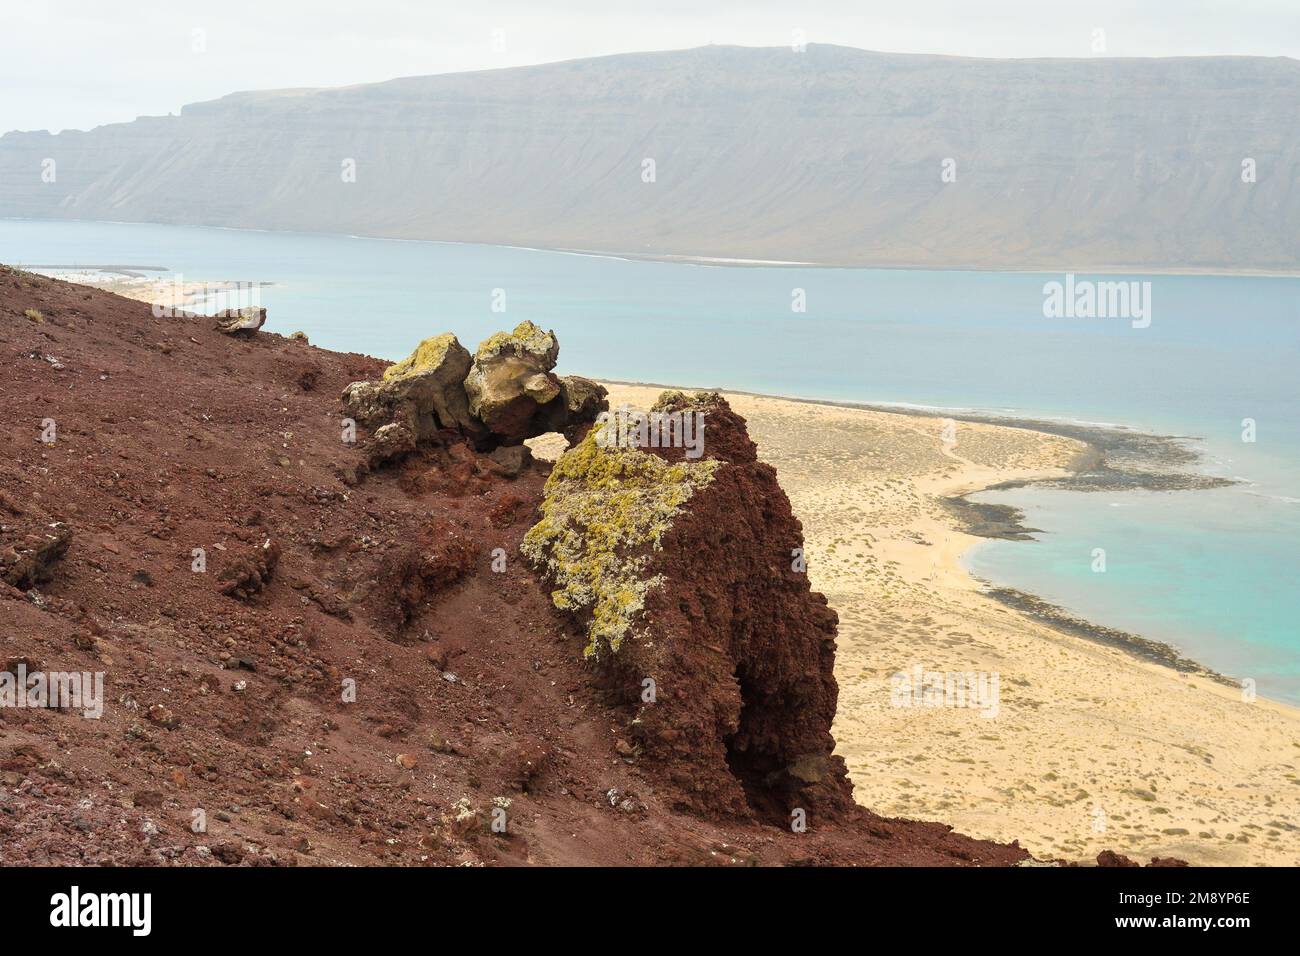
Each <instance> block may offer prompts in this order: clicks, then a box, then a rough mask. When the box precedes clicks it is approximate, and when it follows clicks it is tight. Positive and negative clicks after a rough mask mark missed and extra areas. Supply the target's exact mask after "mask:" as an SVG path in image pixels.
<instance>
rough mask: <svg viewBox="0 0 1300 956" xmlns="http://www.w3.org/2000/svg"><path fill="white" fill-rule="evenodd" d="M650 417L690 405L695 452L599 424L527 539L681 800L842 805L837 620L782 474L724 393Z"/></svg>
mask: <svg viewBox="0 0 1300 956" xmlns="http://www.w3.org/2000/svg"><path fill="white" fill-rule="evenodd" d="M655 415H659V416H661V419H660V421H662V420H663V418H662V416H681V415H697V416H698V419H697V420H698V421H700V422H702V427H701V429H700V436H701V437H702V438H703V457H701V458H699V459H698V460H696V461H692V460H690V459H689V458H687V457H686V456H685V453H684V449H682V448H673V447H649V448H642V447H635V446H633V447H628V446H627V445H626V444H623V443H615V442H612V441H611V440H610V438H609V436H610V435H611V434H616V433H614V432H611V431H607V430H603V429H604V428H605V426H603V425H599V424H598V425H597V426H596V427H595V428H593V429H591V430H590V431H589V432H588V433H587V434H586V436H585V437H584V438H583V440H582V441H581V442H580V443H579V444H578V445H576V446H575V447H574V448H572V449H570V450H569V451H567V452H566V453H565V454H564V455H563V456H561V458H560V459H559V461H558V462H557V463H556V465H555V468H554V470H553V471H552V473H551V476H550V478H549V479H548V481H547V485H546V497H545V499H544V501H543V503H542V519H541V521H540V522H538V523H537V524H536V525H535V526H534V527H533V528H532V529H531V530H530V531H529V533H528V535H527V536H526V537H525V539H524V545H523V549H524V552H525V554H526V555H527V556H528V557H529V558H530V559H531V560H532V561H533V562H534V564H535V565H536V566H537V567H538V568H539V569H541V570H542V571H544V573H545V574H546V575H547V576H548V578H549V579H550V580H551V581H552V582H553V584H554V585H555V590H554V592H553V600H554V602H555V604H556V606H557V607H558V608H560V609H562V610H564V611H566V612H569V613H571V614H573V615H574V616H575V617H576V619H577V620H578V621H579V622H580V623H581V624H582V626H583V627H584V628H585V629H586V632H587V636H588V644H587V654H588V656H589V657H591V658H594V659H595V661H596V665H597V669H598V672H599V673H600V675H601V679H602V681H603V682H604V683H605V685H606V686H607V687H608V688H609V689H610V690H612V691H613V692H614V693H615V695H616V697H617V698H618V699H620V700H621V701H622V702H623V703H624V705H625V706H626V707H627V708H628V709H629V712H630V722H629V725H630V727H631V728H632V730H633V735H634V737H635V739H636V741H637V745H638V747H639V749H640V750H641V751H642V752H644V754H645V756H646V757H647V758H648V759H650V760H651V761H653V762H654V763H655V764H657V765H659V766H660V767H661V768H662V769H663V771H664V772H665V774H666V777H667V779H668V781H670V782H671V785H672V786H673V787H674V789H675V791H676V793H677V802H678V804H679V805H681V806H684V807H687V808H690V809H693V810H696V811H699V812H710V813H712V812H718V811H719V810H723V811H725V812H729V813H734V814H738V815H741V816H754V817H757V818H759V819H761V820H764V821H766V822H769V823H773V824H776V825H787V826H788V825H789V824H790V822H791V819H792V814H795V815H798V812H799V811H803V814H804V816H805V819H806V816H807V815H808V814H811V813H813V812H821V813H825V812H828V811H836V812H844V811H847V810H849V809H850V808H852V806H853V804H852V796H851V792H852V785H851V784H850V783H849V780H848V777H847V772H846V768H845V766H844V763H843V760H842V759H841V758H839V757H837V756H834V755H833V753H832V751H833V749H834V740H833V739H832V738H831V734H830V727H831V721H832V719H833V717H834V715H835V704H836V699H837V696H838V686H837V685H836V682H835V678H834V676H833V665H834V660H835V629H836V624H837V618H836V615H835V612H834V611H832V610H831V609H830V608H829V607H828V605H827V603H826V599H825V598H824V597H823V596H822V595H820V594H818V593H815V592H813V591H812V590H811V588H810V587H809V584H808V578H807V575H806V574H805V573H804V572H803V571H802V570H801V568H802V565H801V564H799V563H798V562H797V561H794V560H792V555H797V554H798V553H800V552H799V549H801V548H802V547H803V533H802V527H801V525H800V523H799V521H798V519H796V518H795V517H794V515H793V514H792V512H791V510H790V502H789V500H788V499H787V498H786V495H785V493H784V492H783V491H782V490H781V487H780V485H779V484H778V483H777V480H776V472H775V470H774V469H773V468H772V467H771V466H770V465H767V464H764V463H762V462H759V461H758V458H757V450H756V447H755V445H754V443H753V442H752V441H751V440H750V439H749V436H748V433H747V431H746V428H745V422H744V419H743V418H741V417H740V416H739V415H737V414H735V413H734V412H733V411H732V410H731V408H730V406H728V404H727V403H726V401H725V400H724V399H722V398H721V397H720V396H718V395H716V394H713V393H701V394H697V395H695V396H690V397H688V396H686V395H683V394H682V393H680V392H670V393H665V394H664V395H663V396H661V398H660V401H659V402H658V403H657V404H656V405H655V408H654V409H653V410H652V412H651V416H641V417H640V418H639V419H638V422H644V421H645V420H646V418H647V417H653V416H655ZM679 420H680V419H679ZM629 432H635V429H629ZM659 444H666V443H659Z"/></svg>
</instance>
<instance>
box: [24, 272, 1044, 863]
mask: <svg viewBox="0 0 1300 956" xmlns="http://www.w3.org/2000/svg"><path fill="white" fill-rule="evenodd" d="M27 310H38V311H39V313H40V317H41V319H42V321H35V320H34V319H33V318H30V317H28V316H27V315H26V314H25V313H26V312H27ZM437 331H441V330H439V329H430V330H429V332H430V333H431V334H432V333H433V332H437ZM413 344H414V343H413ZM0 349H2V351H0V363H3V376H2V377H0V400H2V401H3V407H4V409H5V415H4V424H3V432H2V435H3V443H4V454H3V457H2V459H0V578H3V581H4V583H0V622H3V626H2V627H0V669H4V670H9V671H16V669H17V668H18V667H19V665H23V666H25V667H26V668H27V670H28V672H33V671H86V672H103V673H104V675H105V689H104V710H103V715H102V717H101V718H99V719H89V718H87V717H85V716H83V715H82V714H81V713H80V712H72V711H69V710H54V709H42V708H35V709H29V708H11V707H4V708H0V861H3V862H4V863H6V864H11V865H12V864H83V863H85V864H128V863H129V864H146V865H156V864H174V865H214V866H222V865H235V864H242V865H267V864H269V865H295V864H296V865H319V864H343V863H347V864H400V865H420V864H458V863H484V864H489V863H490V864H520V863H537V864H615V865H619V864H712V865H745V864H755V863H757V864H925V865H943V864H956V865H971V864H985V865H989V864H1011V863H1015V862H1017V861H1019V860H1022V859H1024V858H1025V856H1026V854H1025V853H1024V851H1023V850H1021V849H1020V848H1019V847H1018V846H1014V845H1012V846H1006V845H1001V844H995V843H989V842H985V841H978V840H973V839H969V838H967V837H964V836H961V835H959V834H956V833H953V832H951V830H950V828H948V827H946V826H943V825H942V824H937V823H917V822H911V821H903V820H886V819H882V818H879V817H877V816H875V815H873V814H871V813H870V812H868V811H867V810H864V809H862V808H859V807H857V806H856V805H854V804H853V803H852V802H851V800H850V799H849V796H848V794H849V785H848V782H847V779H846V778H845V777H844V775H843V767H842V764H840V763H838V762H837V760H836V759H835V758H831V757H830V756H829V754H830V748H831V747H832V746H833V742H832V741H831V740H830V737H829V733H828V732H827V730H826V728H828V727H829V720H830V716H831V715H833V712H834V704H835V687H834V681H833V678H831V677H830V671H829V668H830V663H831V661H832V660H833V654H834V626H835V618H834V614H833V612H831V611H830V610H829V608H827V607H826V606H825V602H824V600H823V599H821V597H820V596H819V595H813V594H811V592H809V591H808V589H807V585H806V583H805V582H784V583H783V582H782V581H780V580H778V579H777V578H775V577H772V575H775V574H778V573H779V572H780V568H779V567H776V565H779V564H780V562H777V561H775V558H774V557H773V555H771V554H768V553H766V551H764V550H763V546H762V545H760V540H761V535H760V533H761V532H762V531H763V530H764V528H772V527H778V528H780V529H781V533H780V537H782V538H783V540H780V541H777V542H775V544H777V545H779V548H778V549H777V551H783V553H784V554H786V555H788V554H789V552H790V549H791V548H793V547H797V546H799V544H801V539H799V538H798V536H799V528H798V522H797V521H794V519H793V516H791V515H790V514H789V505H788V502H786V501H785V497H784V495H783V494H781V493H780V489H779V487H778V486H777V485H776V480H775V473H774V472H771V469H770V468H767V466H765V465H762V466H760V465H757V464H756V463H754V462H753V461H752V445H751V444H750V443H749V441H748V437H747V436H745V435H744V432H743V427H744V423H743V420H741V419H739V418H738V417H736V416H732V418H734V419H735V422H734V423H732V424H731V425H730V426H729V428H730V429H731V430H730V431H729V432H726V434H727V435H729V436H730V437H729V438H728V439H727V440H726V441H725V442H724V445H725V446H726V451H727V455H728V457H729V460H733V461H735V462H737V463H738V464H736V465H735V466H734V467H735V468H739V469H740V470H738V471H735V472H734V474H730V476H729V477H728V473H727V472H725V471H724V472H720V474H719V479H718V482H717V488H716V489H715V488H711V489H709V491H708V495H707V496H705V497H702V499H701V502H700V503H699V509H700V510H699V511H698V512H696V513H692V514H690V515H688V516H687V518H686V519H685V520H684V521H683V523H682V525H681V526H680V527H679V528H674V530H673V532H672V535H670V539H669V540H668V541H667V542H666V544H665V549H666V551H667V557H666V562H667V563H666V566H668V567H670V568H677V569H678V572H679V573H680V574H682V575H693V576H695V577H696V578H698V581H697V587H696V589H695V591H694V592H693V593H692V595H691V596H690V597H689V599H681V600H678V597H677V595H676V594H674V595H673V597H672V600H671V601H668V598H667V597H663V598H659V599H657V601H659V602H660V603H659V604H656V606H655V607H654V608H651V609H650V610H651V611H652V612H653V613H654V614H657V615H659V616H660V617H662V618H663V619H665V620H667V619H669V618H671V621H670V623H671V625H672V627H673V628H674V629H675V630H676V631H677V632H678V639H679V644H678V646H677V647H676V649H674V647H672V646H669V647H666V648H663V649H660V650H659V651H656V652H655V653H656V654H658V659H657V661H656V664H655V666H658V667H661V668H663V673H665V674H669V675H673V680H675V681H676V682H677V683H676V686H674V685H672V684H671V683H669V685H668V686H669V687H670V688H672V689H671V690H668V691H665V693H666V696H667V701H666V703H667V704H668V705H669V706H671V702H672V701H673V700H679V701H687V702H688V705H686V706H683V707H682V708H681V709H680V711H678V712H676V713H678V714H680V715H681V716H680V717H678V716H673V713H674V712H665V713H666V714H667V716H662V717H658V718H656V719H653V720H648V721H642V722H638V723H637V725H636V726H635V727H634V726H633V718H634V717H635V716H636V707H637V706H638V705H637V704H634V703H633V702H630V701H629V700H628V699H627V694H626V693H625V692H621V691H620V689H619V688H618V687H617V686H613V685H612V678H611V676H610V673H609V672H605V673H597V672H596V670H595V665H593V664H591V663H589V662H585V661H584V660H583V657H582V648H583V646H584V644H585V643H586V639H585V636H584V635H583V634H582V629H581V627H580V624H579V623H578V622H575V621H572V620H570V619H569V618H567V617H565V616H563V615H561V614H560V613H559V612H557V611H556V610H555V609H554V608H553V607H552V604H551V601H550V599H549V594H548V591H549V589H548V586H547V584H546V583H545V582H544V581H542V580H541V579H540V578H539V577H538V576H537V575H536V574H535V573H534V571H533V570H532V569H531V568H530V567H529V566H528V564H527V562H526V561H525V560H524V559H523V558H522V557H521V556H520V554H519V552H518V547H519V543H520V540H521V538H522V536H523V534H524V532H525V531H526V530H527V529H528V527H529V526H530V525H531V524H532V523H533V522H534V521H535V520H536V518H535V515H536V509H537V505H538V503H539V501H540V499H541V493H542V486H543V483H544V481H545V478H546V470H547V466H546V465H544V464H541V463H534V464H533V465H532V466H531V467H529V468H528V469H527V470H525V471H524V472H523V473H522V474H521V475H519V476H518V477H517V478H514V479H511V478H509V477H507V476H506V475H504V474H503V473H502V469H501V468H500V467H499V466H497V465H496V464H495V463H493V462H491V461H489V460H488V459H487V458H486V457H482V456H480V455H478V454H476V453H475V452H474V451H473V450H472V449H470V448H469V447H468V446H467V445H466V444H465V443H464V442H462V441H461V440H460V438H459V436H457V435H455V434H450V433H448V434H444V435H442V436H440V438H439V440H437V441H434V442H432V443H430V444H429V445H428V446H427V447H423V448H421V449H420V450H419V451H418V452H417V453H416V454H414V455H413V456H411V457H409V458H407V459H406V460H405V461H404V462H402V463H401V464H400V465H399V466H395V467H389V468H385V469H382V470H376V471H374V472H372V473H369V474H367V473H366V468H365V466H364V464H363V463H364V461H365V457H366V455H365V447H364V440H365V438H366V436H365V435H364V434H362V435H361V436H360V437H361V438H362V444H361V445H350V444H347V443H345V442H344V440H343V434H342V424H341V419H342V417H343V416H342V412H341V409H340V404H339V396H340V394H341V392H342V391H343V389H344V387H345V386H346V385H347V384H348V383H350V382H353V381H356V380H360V379H367V378H370V379H373V378H376V377H377V376H378V375H379V373H380V372H381V371H382V369H383V368H384V363H382V362H380V361H378V360H376V359H372V358H368V357H365V356H361V355H346V354H338V353H332V352H327V351H323V350H321V349H317V348H314V347H312V346H310V345H308V344H306V343H304V342H301V341H294V340H290V339H286V338H282V337H280V336H277V335H272V334H266V333H261V332H259V333H256V334H254V335H252V336H251V337H249V338H237V337H232V336H229V335H224V334H221V333H219V332H217V331H216V330H215V329H214V323H213V321H212V320H211V319H210V318H201V317H181V318H163V319H158V318H155V317H154V316H153V315H152V313H151V310H150V308H149V307H148V306H147V305H143V304H141V303H138V302H134V301H129V300H126V299H121V298H118V297H115V296H113V295H110V294H107V293H102V292H98V291H93V290H89V289H86V288H83V287H80V286H75V285H70V284H67V283H63V282H58V281H54V280H48V279H43V278H40V277H36V276H33V275H29V274H26V273H21V272H16V271H11V270H7V269H2V268H0ZM728 414H730V413H729V410H728ZM51 424H52V430H51V427H50V426H51ZM43 438H52V439H53V441H52V442H46V441H43ZM764 469H766V470H764ZM769 473H770V474H769ZM709 496H711V497H709ZM777 496H779V498H778V497H777ZM790 537H793V538H795V539H796V540H784V538H790ZM498 548H499V549H503V551H501V552H496V554H497V556H498V557H500V556H501V555H502V554H504V556H505V570H504V571H502V572H500V573H498V572H496V571H494V570H493V566H492V565H493V557H494V550H495V549H498ZM195 549H202V554H203V556H204V557H205V560H206V565H205V567H204V568H203V569H202V570H195V567H196V561H197V559H196V550H195ZM774 553H775V552H774ZM692 554H701V555H702V556H701V557H699V558H688V557H683V555H692ZM786 563H788V559H787V561H786ZM765 576H766V577H765ZM764 582H766V583H764ZM661 605H662V606H661ZM728 633H729V635H730V636H727V635H728ZM720 635H721V636H720ZM787 645H789V646H788V647H787ZM715 650H716V652H717V653H716V654H714V653H713V652H714V651H715ZM640 659H641V660H643V659H644V654H643V655H642V657H641V658H640ZM636 660H639V659H638V658H637V657H635V656H634V657H631V658H629V661H636ZM737 675H739V676H737ZM692 682H693V683H692ZM613 683H616V682H613ZM661 683H662V682H661ZM349 689H354V691H355V699H354V700H353V699H352V696H351V695H350V694H349V693H348V692H349ZM345 696H346V697H348V699H347V700H345ZM706 704H707V707H706ZM706 710H707V713H705V711H706ZM647 727H648V729H641V730H639V731H638V728H647ZM638 733H639V734H640V736H638ZM696 752H699V753H700V755H701V756H700V757H699V760H698V761H696V762H692V761H693V760H694V759H695V758H694V757H693V756H692V754H694V753H696ZM794 765H797V766H798V767H799V768H801V769H799V770H798V775H799V778H798V779H797V780H796V779H794V778H792V777H790V776H789V775H788V774H787V773H786V772H785V771H784V770H783V769H782V768H784V767H787V766H794ZM805 784H806V785H807V788H806V789H804V790H801V789H800V788H801V787H804V785H805ZM801 796H802V797H806V798H807V800H808V802H809V816H808V829H807V831H806V832H803V833H795V832H791V829H790V826H789V824H788V820H787V819H786V816H785V815H786V813H787V808H788V806H789V804H790V801H791V800H794V799H800V798H801ZM458 805H459V806H458ZM495 808H500V809H504V811H505V814H504V818H505V820H506V831H505V832H504V833H498V832H493V831H492V829H491V826H490V824H491V823H492V821H493V810H494V809H495ZM499 816H500V815H499V814H498V818H499ZM200 820H201V821H205V822H206V829H203V828H201V827H199V826H198V825H197V824H196V821H200ZM196 831H197V832H196Z"/></svg>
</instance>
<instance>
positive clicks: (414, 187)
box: [0, 45, 1300, 272]
mask: <svg viewBox="0 0 1300 956" xmlns="http://www.w3.org/2000/svg"><path fill="white" fill-rule="evenodd" d="M1298 113H1300V63H1297V62H1296V61H1294V60H1290V59H1284V58H1278V59H1263V58H1249V57H1183V58H1170V59H1153V60H1138V59H1109V58H1106V57H1096V58H1093V59H1080V60H977V59H965V58H958V57H940V56H912V55H902V54H882V53H871V52H867V51H863V50H855V49H848V48H843V47H834V46H823V45H811V46H809V47H808V48H807V49H806V51H804V52H801V53H796V52H794V51H792V50H790V49H789V48H775V49H748V48H737V47H705V48H700V49H695V50H683V51H673V52H665V53H643V54H627V55H619V56H611V57H602V58H597V59H587V60H576V61H572V62H566V63H554V64H547V65H543V66H535V67H522V68H515V69H505V70H495V71H487V72H479V73H465V74H455V75H444V76H426V77H411V78H406V79H399V80H393V81H390V82H386V83H376V84H369V85H362V86H353V87H346V88H340V89H307V90H279V91H263V92H240V93H233V94H231V95H230V96H226V97H223V98H222V99H219V100H215V101H212V102H207V103H198V104H192V105H189V106H186V107H185V108H184V109H183V110H182V111H181V113H180V115H179V116H174V117H145V118H141V119H139V120H136V121H135V122H132V123H123V124H115V125H110V126H104V127H100V128H98V129H94V130H91V131H89V132H77V131H69V132H63V133H60V134H58V135H50V134H48V133H45V132H22V133H19V132H11V133H8V134H6V135H5V136H3V137H0V216H18V217H31V218H76V219H106V220H119V221H121V220H125V221H137V222H162V223H181V224H190V225H216V226H234V227H253V228H263V229H287V230H302V231H317V232H334V233H350V234H364V235H380V236H389V237H400V238H422V239H442V240H452V241H466V242H486V243H506V244H516V245H529V246H540V247H555V248H572V249H583V250H598V251H604V252H613V253H620V254H634V255H693V256H719V257H739V258H758V259H776V260H800V261H813V262H825V263H837V264H855V265H880V266H890V265H895V266H922V267H932V268H944V267H970V268H1013V269H1051V270H1065V269H1077V270H1083V269H1103V268H1112V269H1131V270H1141V269H1162V268H1174V269H1223V270H1236V269H1243V270H1248V269H1262V270H1279V271H1292V272H1293V271H1295V270H1296V269H1297V267H1298V266H1300V238H1298V237H1297V235H1296V231H1295V229H1294V228H1293V225H1294V223H1295V222H1297V221H1300V193H1297V191H1296V190H1295V189H1293V188H1292V186H1291V184H1292V183H1294V182H1295V181H1296V178H1297V175H1298V174H1300V130H1297V128H1296V125H1295V122H1294V117H1295V116H1296V115H1297V114H1298ZM46 160H53V161H54V167H53V172H54V176H55V178H54V181H52V182H50V181H46V180H47V178H48V177H47V176H45V175H43V174H44V173H45V172H46V170H47V167H46V165H45V162H46ZM947 160H951V161H952V165H951V166H946V165H945V162H946V161H947ZM647 161H652V162H653V170H651V169H650V168H649V166H648V165H647ZM1247 161H1250V163H1251V165H1252V169H1253V179H1254V181H1252V182H1249V183H1248V182H1244V181H1243V164H1244V163H1246V162H1247ZM945 171H947V172H948V173H949V176H948V177H947V179H945V176H944V173H945ZM648 180H649V181H648ZM949 180H950V181H949Z"/></svg>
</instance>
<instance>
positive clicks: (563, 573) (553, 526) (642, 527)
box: [521, 429, 721, 657]
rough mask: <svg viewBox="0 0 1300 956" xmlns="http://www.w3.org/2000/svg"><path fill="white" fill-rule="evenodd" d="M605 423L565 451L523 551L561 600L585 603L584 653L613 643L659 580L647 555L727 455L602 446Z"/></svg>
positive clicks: (573, 606)
mask: <svg viewBox="0 0 1300 956" xmlns="http://www.w3.org/2000/svg"><path fill="white" fill-rule="evenodd" d="M598 432H599V429H592V430H591V431H590V432H588V434H587V437H586V438H585V439H583V441H582V442H580V443H579V444H578V445H576V446H575V447H573V448H571V449H569V450H568V451H566V452H565V453H564V454H563V455H561V456H560V458H559V460H558V461H557V462H556V463H555V467H554V469H553V470H552V471H551V476H550V477H549V478H548V479H547V481H546V489H545V498H544V500H543V501H542V519H541V520H540V521H539V522H537V524H535V525H534V526H533V527H532V528H531V529H529V531H528V533H527V534H526V535H525V536H524V541H523V544H522V545H521V550H522V551H523V553H524V555H525V557H527V558H528V559H529V560H530V561H532V563H533V565H534V566H535V567H538V568H540V569H544V570H545V571H546V573H547V574H548V575H550V577H551V579H552V580H553V581H554V582H555V584H556V588H555V590H554V591H552V592H551V599H552V601H554V603H555V606H556V607H558V608H560V609H562V610H568V611H577V610H584V609H585V610H588V611H590V614H591V623H590V624H589V625H588V629H587V647H586V650H585V652H584V653H585V654H586V656H588V657H592V656H598V655H599V654H601V653H602V652H604V651H605V650H609V651H611V652H617V651H618V649H619V647H620V646H621V645H622V643H623V641H624V640H625V639H626V638H627V637H628V635H629V634H630V633H631V631H632V629H633V627H634V626H635V624H636V621H637V619H638V617H639V616H640V614H641V612H642V611H643V610H644V609H645V601H646V596H647V595H648V594H649V592H650V591H651V590H652V589H654V588H656V587H658V586H659V585H660V584H662V580H663V579H662V577H661V576H658V575H654V576H651V575H650V574H649V573H648V568H649V565H650V556H651V553H652V552H654V551H657V550H659V548H660V547H661V542H662V539H663V536H664V533H665V532H666V531H667V530H668V529H669V528H671V527H672V523H673V519H674V518H675V517H676V516H677V514H678V512H680V511H681V509H682V506H683V505H685V504H686V502H687V501H688V500H689V499H690V497H691V496H692V495H693V494H694V493H695V492H696V491H697V490H699V489H700V488H703V487H704V486H706V485H708V484H709V483H710V482H711V481H713V476H714V473H715V472H716V471H717V469H718V467H719V465H720V464H721V463H720V462H718V461H717V460H716V459H712V458H705V459H701V460H700V461H695V462H677V463H673V462H669V461H666V460H665V459H663V458H660V457H658V456H657V455H652V454H648V453H647V452H643V451H638V450H636V449H631V448H612V447H609V448H607V447H601V445H600V444H599V443H598V442H597V440H596V438H597V434H598Z"/></svg>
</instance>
